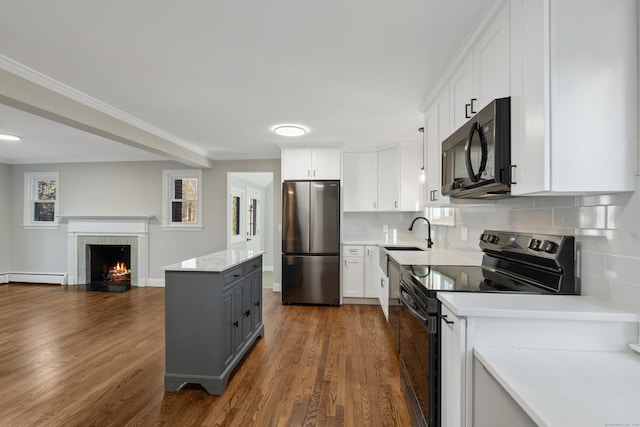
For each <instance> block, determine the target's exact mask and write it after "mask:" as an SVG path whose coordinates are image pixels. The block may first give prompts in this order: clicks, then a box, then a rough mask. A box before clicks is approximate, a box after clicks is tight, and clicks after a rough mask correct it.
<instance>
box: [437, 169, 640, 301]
mask: <svg viewBox="0 0 640 427" xmlns="http://www.w3.org/2000/svg"><path fill="white" fill-rule="evenodd" d="M638 184H640V177H636V188H637V187H638ZM638 218H640V193H639V192H637V191H636V192H634V193H619V194H608V195H597V196H547V197H512V198H509V199H504V200H497V201H495V202H492V203H489V204H483V205H475V206H464V205H463V206H461V207H459V208H458V209H456V226H455V227H437V229H438V230H437V235H438V239H437V240H436V241H437V242H440V243H441V244H440V247H443V248H450V249H468V250H472V249H474V248H478V240H477V238H478V236H479V235H480V234H481V233H482V231H483V230H485V229H497V230H512V231H523V232H538V233H548V234H562V235H575V236H576V246H577V258H578V259H577V270H576V271H577V273H578V275H579V277H580V285H581V293H582V294H583V295H591V296H594V297H596V298H599V299H602V300H606V301H611V302H613V303H616V304H620V305H623V306H625V307H628V308H631V309H633V310H634V311H640V220H639V219H638ZM463 226H464V227H468V230H469V240H468V241H463V240H462V231H463V230H462V227H463ZM478 250H479V249H478Z"/></svg>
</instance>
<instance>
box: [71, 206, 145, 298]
mask: <svg viewBox="0 0 640 427" xmlns="http://www.w3.org/2000/svg"><path fill="white" fill-rule="evenodd" d="M64 218H66V219H67V221H68V225H67V232H68V233H67V236H68V238H67V242H68V243H67V274H68V283H69V285H77V284H80V283H83V281H84V280H85V279H84V278H79V277H78V274H79V268H78V267H79V266H78V238H79V237H81V236H114V237H115V236H122V237H136V238H137V239H138V251H137V254H136V256H137V265H138V268H137V270H138V271H137V281H135V282H134V281H133V280H132V283H131V285H132V286H140V287H144V286H146V285H147V280H148V276H149V264H148V259H149V239H148V237H149V219H150V218H152V217H150V216H123V217H95V216H94V217H80V216H68V217H64ZM131 256H132V257H133V256H134V254H133V253H132V254H131Z"/></svg>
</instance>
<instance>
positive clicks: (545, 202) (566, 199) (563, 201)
mask: <svg viewBox="0 0 640 427" xmlns="http://www.w3.org/2000/svg"><path fill="white" fill-rule="evenodd" d="M533 199H534V200H533V201H534V203H533V205H534V207H536V208H571V207H575V206H576V197H575V196H544V197H533Z"/></svg>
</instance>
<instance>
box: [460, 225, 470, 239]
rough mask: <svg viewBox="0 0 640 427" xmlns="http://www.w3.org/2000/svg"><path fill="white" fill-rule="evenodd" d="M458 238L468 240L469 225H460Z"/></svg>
mask: <svg viewBox="0 0 640 427" xmlns="http://www.w3.org/2000/svg"><path fill="white" fill-rule="evenodd" d="M460 238H461V239H462V241H463V242H468V241H469V227H467V226H466V225H463V226H462V227H460Z"/></svg>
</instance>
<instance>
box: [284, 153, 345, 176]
mask: <svg viewBox="0 0 640 427" xmlns="http://www.w3.org/2000/svg"><path fill="white" fill-rule="evenodd" d="M341 169H342V163H341V151H340V149H339V148H313V149H311V148H295V149H284V150H282V180H283V181H284V180H295V179H310V180H322V179H340V172H341Z"/></svg>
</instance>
